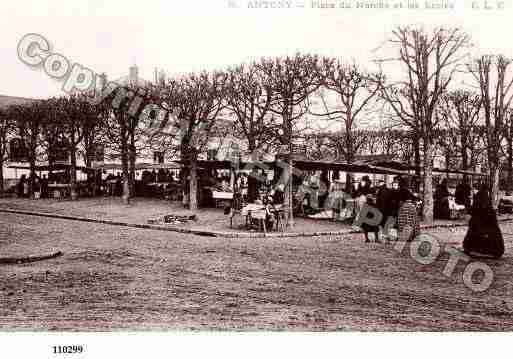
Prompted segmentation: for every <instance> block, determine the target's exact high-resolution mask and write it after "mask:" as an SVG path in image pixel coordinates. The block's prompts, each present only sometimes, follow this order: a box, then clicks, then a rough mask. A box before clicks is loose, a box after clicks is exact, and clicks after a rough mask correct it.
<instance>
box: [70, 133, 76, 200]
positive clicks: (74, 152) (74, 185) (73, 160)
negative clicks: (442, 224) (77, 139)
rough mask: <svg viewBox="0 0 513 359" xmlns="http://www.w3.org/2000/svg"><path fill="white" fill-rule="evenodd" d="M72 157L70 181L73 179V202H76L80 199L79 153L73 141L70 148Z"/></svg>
mask: <svg viewBox="0 0 513 359" xmlns="http://www.w3.org/2000/svg"><path fill="white" fill-rule="evenodd" d="M70 157H71V169H70V172H71V173H70V175H71V176H70V179H71V200H72V201H76V200H77V198H78V192H77V153H76V148H75V145H74V142H73V141H72V146H71V148H70Z"/></svg>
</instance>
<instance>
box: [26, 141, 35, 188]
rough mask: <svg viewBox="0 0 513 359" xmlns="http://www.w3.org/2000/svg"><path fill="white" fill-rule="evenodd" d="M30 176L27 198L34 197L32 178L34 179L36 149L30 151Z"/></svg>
mask: <svg viewBox="0 0 513 359" xmlns="http://www.w3.org/2000/svg"><path fill="white" fill-rule="evenodd" d="M29 162H30V175H29V193H28V195H29V197H31V198H32V197H33V196H34V178H35V177H36V148H34V146H32V148H31V149H30V159H29Z"/></svg>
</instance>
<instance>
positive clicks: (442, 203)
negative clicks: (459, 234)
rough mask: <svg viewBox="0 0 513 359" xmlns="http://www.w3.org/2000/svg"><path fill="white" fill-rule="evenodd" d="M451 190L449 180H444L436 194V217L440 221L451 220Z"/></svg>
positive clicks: (437, 188)
mask: <svg viewBox="0 0 513 359" xmlns="http://www.w3.org/2000/svg"><path fill="white" fill-rule="evenodd" d="M449 195H450V193H449V188H448V186H447V180H446V179H444V180H443V181H442V182H441V183H440V184H439V185H438V186H437V187H436V191H435V194H434V202H435V203H434V213H433V215H434V217H435V218H439V219H450V217H451V215H450V209H449Z"/></svg>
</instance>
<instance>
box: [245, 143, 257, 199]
mask: <svg viewBox="0 0 513 359" xmlns="http://www.w3.org/2000/svg"><path fill="white" fill-rule="evenodd" d="M255 147H256V146H255V141H254V139H251V138H250V139H249V146H248V149H249V153H250V161H253V162H256V161H258V158H257V153H256V152H255ZM253 170H254V168H253V169H252V172H253ZM252 174H253V173H252ZM256 194H257V179H256V178H255V177H254V176H253V175H250V176H249V177H248V194H247V195H248V201H249V202H250V203H253V202H254V201H255V200H256V199H257V195H256Z"/></svg>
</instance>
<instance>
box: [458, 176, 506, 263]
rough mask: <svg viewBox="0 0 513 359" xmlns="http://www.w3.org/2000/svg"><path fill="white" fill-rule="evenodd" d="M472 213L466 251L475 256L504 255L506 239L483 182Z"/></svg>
mask: <svg viewBox="0 0 513 359" xmlns="http://www.w3.org/2000/svg"><path fill="white" fill-rule="evenodd" d="M471 215H472V217H471V218H470V222H469V224H468V231H467V234H466V235H465V239H464V241H463V250H464V252H465V253H466V254H468V255H469V256H475V257H489V258H500V257H502V255H503V254H504V240H503V238H502V233H501V230H500V228H499V224H498V223H497V213H496V212H495V209H494V208H493V206H492V200H491V197H490V192H489V190H488V186H487V185H486V184H482V185H481V188H480V189H479V191H478V192H477V193H476V195H475V196H474V203H473V205H472V210H471Z"/></svg>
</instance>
